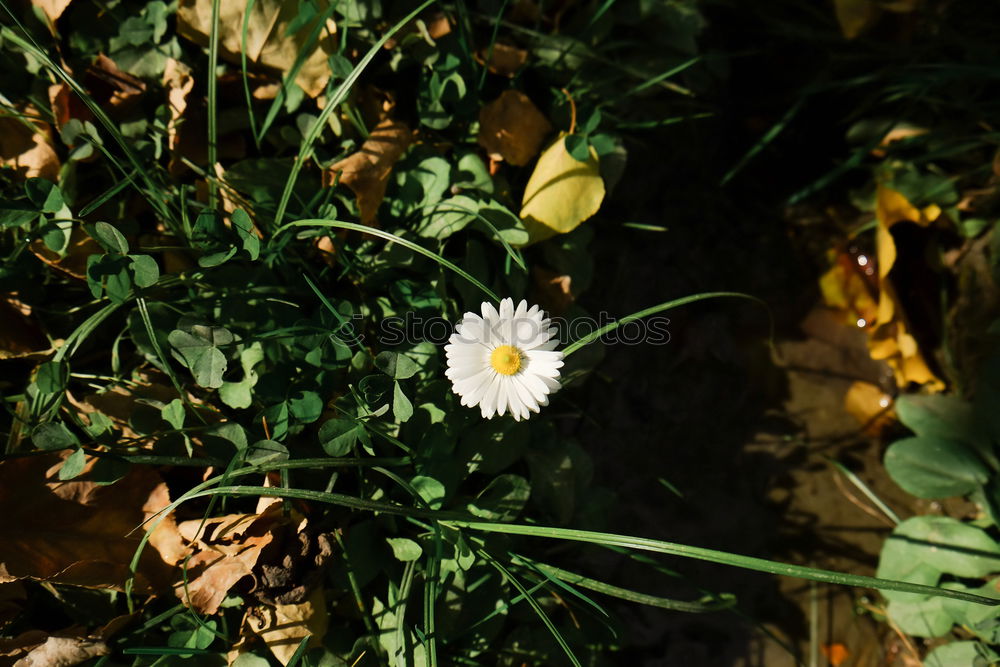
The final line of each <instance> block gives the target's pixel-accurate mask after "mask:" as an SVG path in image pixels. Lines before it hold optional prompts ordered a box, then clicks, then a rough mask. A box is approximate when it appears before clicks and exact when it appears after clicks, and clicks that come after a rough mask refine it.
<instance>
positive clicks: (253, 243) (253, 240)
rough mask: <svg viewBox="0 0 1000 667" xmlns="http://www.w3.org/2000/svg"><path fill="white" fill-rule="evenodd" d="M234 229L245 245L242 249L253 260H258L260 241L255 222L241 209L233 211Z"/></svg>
mask: <svg viewBox="0 0 1000 667" xmlns="http://www.w3.org/2000/svg"><path fill="white" fill-rule="evenodd" d="M232 222H233V228H234V229H235V230H236V234H237V235H238V236H239V238H240V242H241V243H242V244H243V246H242V249H243V251H244V252H246V253H247V255H249V256H250V259H251V260H256V259H257V257H259V256H260V239H259V238H257V234H256V232H255V231H254V227H253V221H252V220H251V219H250V216H249V215H248V214H247V212H246V211H244V210H243V209H241V208H238V209H236V210H235V211H233V216H232Z"/></svg>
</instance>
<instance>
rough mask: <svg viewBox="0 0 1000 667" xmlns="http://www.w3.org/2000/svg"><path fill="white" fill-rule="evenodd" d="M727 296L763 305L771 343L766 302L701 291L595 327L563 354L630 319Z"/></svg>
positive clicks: (737, 294)
mask: <svg viewBox="0 0 1000 667" xmlns="http://www.w3.org/2000/svg"><path fill="white" fill-rule="evenodd" d="M728 297H732V298H737V299H747V300H749V301H754V302H756V303H759V304H760V305H761V306H763V307H764V309H765V310H766V311H767V317H768V322H769V331H770V335H769V337H768V340H769V341H771V342H772V343H773V341H774V317H773V316H772V315H771V309H770V308H769V307H768V306H767V304H766V303H765V302H764V301H762V300H761V299H758V298H757V297H755V296H751V295H750V294H744V293H742V292H703V293H701V294H692V295H691V296H685V297H681V298H680V299H674V300H673V301H667V302H665V303H661V304H659V305H657V306H653V307H651V308H646V309H645V310H640V311H638V312H636V313H632V314H631V315H627V316H625V317H623V318H621V319H620V320H616V321H614V322H612V323H611V324H608V325H606V326H603V327H601V328H600V329H597V330H596V331H593V332H592V333H589V334H587V335H586V336H584V337H583V338H581V339H579V340H576V341H573V342H572V343H570V344H569V345H567V346H566V347H565V348H564V349H563V356H565V357H568V356H569V355H571V354H573V353H574V352H576V351H577V350H579V349H580V348H581V347H583V346H584V345H588V344H590V343H593V342H594V341H595V340H597V339H599V338H600V337H601V336H603V335H604V334H606V333H608V332H609V331H614V330H615V329H617V328H618V327H620V326H621V325H623V324H627V323H628V322H632V321H635V320H641V319H642V318H644V317H648V316H650V315H655V314H656V313H662V312H663V311H665V310H670V309H671V308H677V307H678V306H684V305H687V304H689V303H694V302H695V301H704V300H705V299H719V298H728Z"/></svg>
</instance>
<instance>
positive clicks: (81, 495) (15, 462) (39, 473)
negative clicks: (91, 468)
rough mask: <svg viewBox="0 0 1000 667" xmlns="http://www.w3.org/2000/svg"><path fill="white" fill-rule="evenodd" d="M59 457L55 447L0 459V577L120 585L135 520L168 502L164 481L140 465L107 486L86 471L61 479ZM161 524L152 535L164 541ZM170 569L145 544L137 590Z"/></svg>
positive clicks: (156, 584) (134, 543) (160, 580)
mask: <svg viewBox="0 0 1000 667" xmlns="http://www.w3.org/2000/svg"><path fill="white" fill-rule="evenodd" d="M61 463H62V462H61V461H60V460H59V458H58V457H57V456H54V455H46V456H33V457H25V458H17V459H7V460H5V461H2V462H0V515H2V516H3V517H4V521H3V522H2V523H0V583H4V582H10V581H17V580H20V579H35V580H40V581H50V582H53V583H63V584H71V585H76V586H85V587H89V588H110V589H115V590H124V586H125V581H126V579H128V577H129V563H130V561H131V560H132V556H133V554H134V553H135V550H136V548H137V547H138V546H139V541H140V537H141V532H140V531H137V530H136V528H137V527H139V526H140V525H141V524H142V523H143V522H144V521H145V520H146V519H148V518H149V517H151V516H152V515H153V514H154V513H155V512H157V511H159V510H161V509H162V508H163V507H165V506H166V504H167V503H168V502H169V496H168V494H167V490H166V485H165V484H164V483H163V480H162V479H160V476H159V475H158V474H157V473H156V472H155V471H154V470H152V469H151V468H146V467H143V466H133V467H132V468H131V469H130V471H129V473H128V474H127V475H126V476H125V477H123V478H122V479H120V480H119V481H118V482H116V483H114V484H111V485H107V486H101V485H98V484H96V483H95V482H92V481H88V480H87V479H86V473H85V474H84V475H83V476H81V477H79V478H77V479H75V480H73V481H68V482H61V481H58V479H57V477H56V474H57V472H58V470H59V467H60V466H61ZM90 465H92V462H91V463H90ZM161 526H166V527H165V528H163V530H164V531H166V532H164V533H163V534H161V535H160V536H157V539H156V540H155V541H156V542H158V543H160V544H164V545H166V544H170V543H171V539H170V538H169V536H168V535H167V532H169V530H170V528H169V524H168V523H167V521H164V522H163V523H162V524H161ZM173 543H174V544H176V540H173ZM169 558H170V559H173V558H174V556H169ZM171 569H172V567H171V564H170V563H169V562H168V560H167V559H165V558H164V557H163V555H161V553H160V552H159V551H157V550H156V549H147V550H145V551H144V552H143V557H142V559H141V561H140V563H139V569H138V573H137V576H136V590H140V591H150V590H155V589H158V588H161V587H163V586H164V585H165V584H166V583H167V582H168V581H169V579H170V571H171Z"/></svg>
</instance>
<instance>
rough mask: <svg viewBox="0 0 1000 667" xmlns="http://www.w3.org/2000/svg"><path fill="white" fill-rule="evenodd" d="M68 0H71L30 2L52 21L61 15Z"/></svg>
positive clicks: (32, 0)
mask: <svg viewBox="0 0 1000 667" xmlns="http://www.w3.org/2000/svg"><path fill="white" fill-rule="evenodd" d="M70 2H71V0H31V4H33V5H34V6H35V7H38V8H39V9H41V10H42V12H43V13H44V14H45V16H47V17H48V19H49V21H51V22H52V23H55V22H56V20H57V19H58V18H59V17H60V16H62V14H63V12H64V11H66V8H67V7H69V3H70Z"/></svg>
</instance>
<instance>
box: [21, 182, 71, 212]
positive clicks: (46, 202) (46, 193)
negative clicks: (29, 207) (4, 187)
mask: <svg viewBox="0 0 1000 667" xmlns="http://www.w3.org/2000/svg"><path fill="white" fill-rule="evenodd" d="M24 191H25V192H26V193H27V194H28V199H30V200H31V203H32V204H34V205H35V206H37V207H38V210H39V211H41V212H42V213H58V212H59V211H61V210H62V208H63V206H65V205H66V202H65V201H64V200H63V196H62V192H61V191H60V190H59V187H58V186H57V185H56V184H55V183H53V182H51V181H47V180H45V179H44V178H29V179H28V180H27V181H25V183H24Z"/></svg>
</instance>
